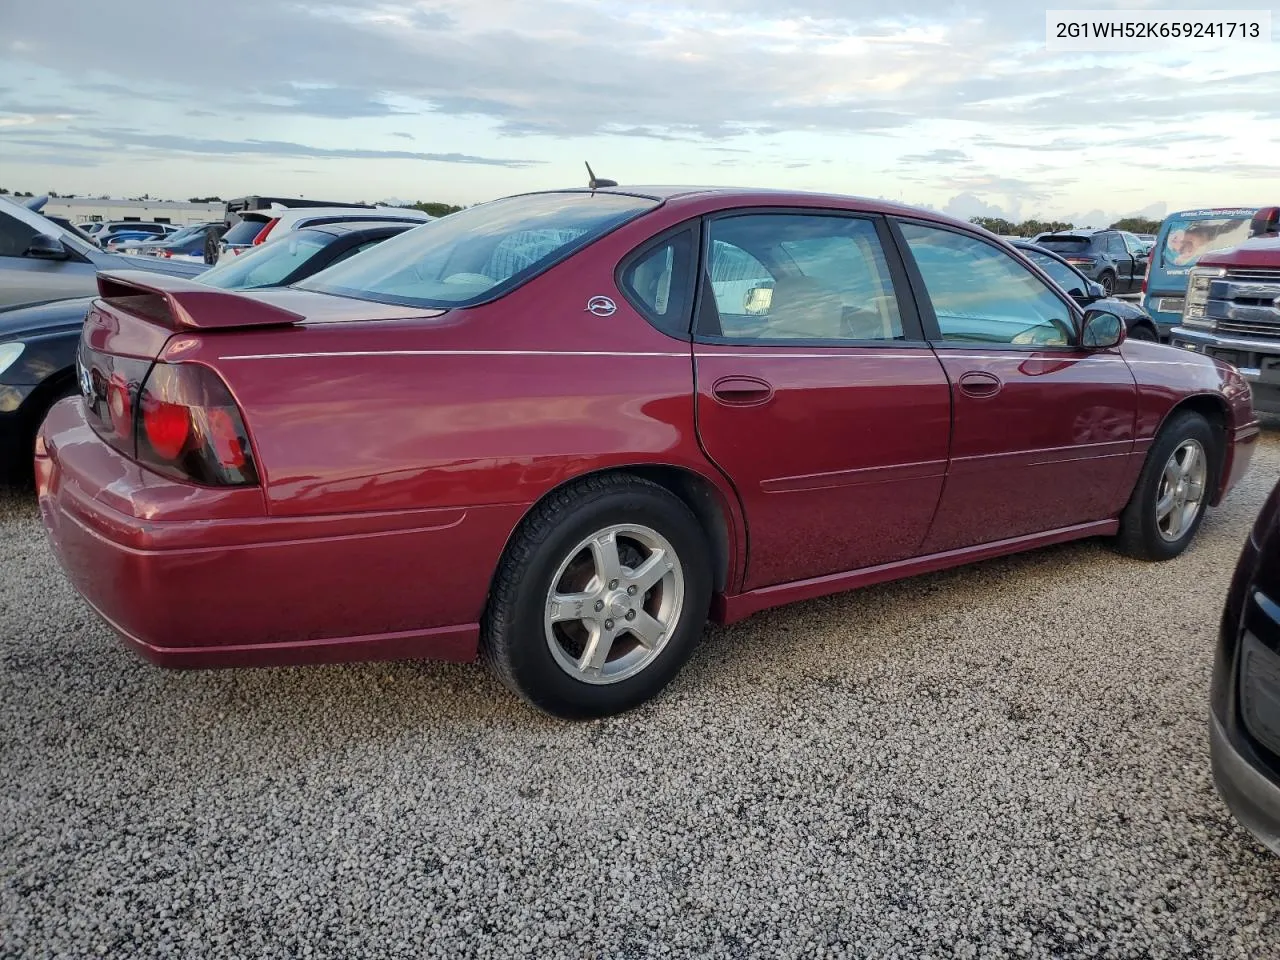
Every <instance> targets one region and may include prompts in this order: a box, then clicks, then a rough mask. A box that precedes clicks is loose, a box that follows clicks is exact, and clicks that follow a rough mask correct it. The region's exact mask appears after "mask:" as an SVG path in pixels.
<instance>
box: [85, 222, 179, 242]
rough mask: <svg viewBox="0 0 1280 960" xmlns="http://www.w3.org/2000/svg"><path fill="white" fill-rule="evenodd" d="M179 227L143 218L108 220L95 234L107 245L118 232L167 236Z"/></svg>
mask: <svg viewBox="0 0 1280 960" xmlns="http://www.w3.org/2000/svg"><path fill="white" fill-rule="evenodd" d="M177 229H178V228H177V227H175V226H173V225H172V224H169V223H151V222H147V221H143V220H108V221H107V222H106V223H104V224H103V225H102V227H101V229H99V230H98V231H97V232H96V233H95V234H94V236H95V237H96V238H97V240H98V242H99V243H101V244H102V245H103V246H106V244H107V243H109V242H110V241H111V240H112V238H114V237H115V236H116V234H120V233H142V234H146V235H147V236H149V237H155V238H160V237H166V236H168V235H169V234H171V233H173V232H174V231H176V230H177Z"/></svg>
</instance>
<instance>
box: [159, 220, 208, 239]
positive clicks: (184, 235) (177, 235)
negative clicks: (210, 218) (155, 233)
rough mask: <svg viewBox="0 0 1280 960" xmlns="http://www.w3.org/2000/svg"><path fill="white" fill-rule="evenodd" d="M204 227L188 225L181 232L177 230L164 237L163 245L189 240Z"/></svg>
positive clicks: (197, 224) (195, 224)
mask: <svg viewBox="0 0 1280 960" xmlns="http://www.w3.org/2000/svg"><path fill="white" fill-rule="evenodd" d="M204 227H205V225H204V224H203V223H192V224H188V225H187V226H185V227H183V228H182V229H181V230H177V231H175V232H173V233H171V234H169V235H168V236H167V237H165V238H164V240H165V243H181V242H182V241H183V240H190V239H191V238H192V237H193V236H195V235H196V234H197V233H199V232H200V231H201V230H203V229H204Z"/></svg>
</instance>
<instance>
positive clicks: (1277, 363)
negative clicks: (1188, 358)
mask: <svg viewBox="0 0 1280 960" xmlns="http://www.w3.org/2000/svg"><path fill="white" fill-rule="evenodd" d="M1170 342H1171V343H1172V344H1173V345H1174V346H1176V347H1183V348H1184V349H1186V350H1191V351H1195V352H1197V353H1202V354H1206V355H1208V356H1211V357H1214V358H1216V359H1218V360H1222V361H1225V362H1226V363H1230V364H1232V365H1234V366H1235V367H1236V368H1237V369H1238V370H1239V371H1240V373H1241V375H1242V376H1243V377H1244V378H1245V379H1246V380H1247V381H1249V384H1250V385H1251V387H1252V388H1253V402H1254V405H1255V406H1256V407H1257V408H1258V409H1259V410H1262V411H1265V412H1267V413H1280V239H1276V238H1275V237H1274V236H1258V237H1255V238H1254V239H1252V240H1246V241H1245V242H1244V243H1242V244H1240V246H1238V247H1235V248H1234V249H1231V250H1217V251H1212V252H1209V253H1205V254H1203V255H1201V256H1200V257H1199V259H1198V261H1197V262H1196V265H1195V266H1194V267H1192V268H1191V271H1190V273H1189V274H1188V275H1187V287H1186V293H1185V307H1184V310H1183V314H1182V323H1181V324H1180V325H1179V326H1176V327H1174V328H1173V331H1172V334H1171V336H1170Z"/></svg>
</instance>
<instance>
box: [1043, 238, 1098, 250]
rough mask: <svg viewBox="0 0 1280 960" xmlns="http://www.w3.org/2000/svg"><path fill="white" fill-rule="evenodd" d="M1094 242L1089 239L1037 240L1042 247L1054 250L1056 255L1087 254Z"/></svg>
mask: <svg viewBox="0 0 1280 960" xmlns="http://www.w3.org/2000/svg"><path fill="white" fill-rule="evenodd" d="M1092 242H1093V241H1091V240H1090V239H1089V238H1088V237H1045V238H1044V239H1043V240H1037V241H1036V243H1038V244H1039V245H1040V246H1042V247H1045V248H1047V249H1049V250H1052V251H1053V252H1054V253H1063V254H1067V253H1086V252H1087V251H1088V250H1089V246H1090V244H1091V243H1092Z"/></svg>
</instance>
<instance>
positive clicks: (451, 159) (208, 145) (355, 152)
mask: <svg viewBox="0 0 1280 960" xmlns="http://www.w3.org/2000/svg"><path fill="white" fill-rule="evenodd" d="M81 132H82V133H84V134H85V135H87V136H90V137H93V138H95V139H97V140H99V141H101V142H102V143H110V144H113V145H114V146H116V147H142V148H148V149H153V150H164V151H172V152H176V153H190V154H199V155H201V156H218V157H245V156H273V157H295V158H296V157H307V158H310V157H327V158H332V159H339V160H423V161H427V162H430V163H464V164H477V165H480V166H490V167H513V168H517V167H528V166H534V165H537V164H540V163H542V162H543V161H541V160H510V159H499V158H495V157H477V156H471V155H469V154H465V153H417V152H414V151H410V150H369V149H361V148H358V147H313V146H308V145H306V144H301V143H291V142H289V141H286V140H217V139H212V138H209V139H205V138H199V137H184V136H179V135H176V134H165V133H140V132H138V131H136V130H126V129H117V128H111V129H87V130H84V131H81Z"/></svg>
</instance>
